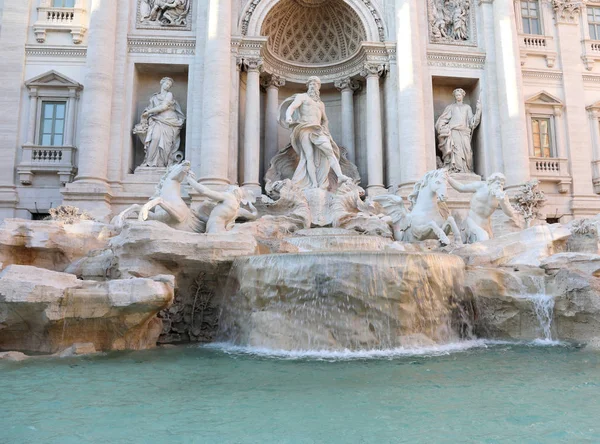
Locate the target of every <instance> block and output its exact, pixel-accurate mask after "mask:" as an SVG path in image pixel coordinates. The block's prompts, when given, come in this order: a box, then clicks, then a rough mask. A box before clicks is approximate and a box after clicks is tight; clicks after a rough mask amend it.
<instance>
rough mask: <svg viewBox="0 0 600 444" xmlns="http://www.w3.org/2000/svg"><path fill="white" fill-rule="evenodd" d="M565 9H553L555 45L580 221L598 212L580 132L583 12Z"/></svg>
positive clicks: (587, 147) (587, 140)
mask: <svg viewBox="0 0 600 444" xmlns="http://www.w3.org/2000/svg"><path fill="white" fill-rule="evenodd" d="M567 6H568V5H564V6H561V5H560V4H559V5H557V6H556V11H555V13H556V23H557V29H558V39H557V42H558V54H559V55H560V58H561V66H562V70H563V88H564V94H565V121H566V138H567V140H568V141H569V161H570V166H571V175H572V178H573V185H572V187H573V199H572V201H571V211H572V212H573V215H574V216H575V217H577V216H579V217H582V216H592V215H595V214H597V213H598V211H600V199H598V196H596V195H595V194H594V187H593V178H592V147H591V145H592V140H591V135H590V133H589V132H588V131H583V130H582V125H583V122H585V121H586V118H587V116H586V109H585V108H586V105H588V103H586V100H587V99H586V91H585V89H584V86H583V82H582V81H581V74H582V73H584V72H586V70H585V66H584V62H583V60H582V58H581V53H580V51H579V48H581V28H580V16H581V14H585V8H584V7H582V6H581V5H574V6H575V8H574V9H572V10H571V9H569V8H567ZM577 6H579V7H577ZM574 48H577V50H575V49H574Z"/></svg>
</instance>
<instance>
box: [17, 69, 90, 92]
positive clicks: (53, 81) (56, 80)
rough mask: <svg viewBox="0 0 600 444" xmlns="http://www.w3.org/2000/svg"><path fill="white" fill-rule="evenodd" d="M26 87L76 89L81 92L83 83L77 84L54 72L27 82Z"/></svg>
mask: <svg viewBox="0 0 600 444" xmlns="http://www.w3.org/2000/svg"><path fill="white" fill-rule="evenodd" d="M25 86H26V87H27V88H30V89H31V88H67V89H69V88H75V89H76V90H80V89H82V88H83V85H81V83H79V82H76V81H75V80H73V79H70V78H69V77H67V76H65V75H63V74H60V73H58V72H56V71H54V70H51V71H48V72H45V73H44V74H40V75H39V76H37V77H34V78H33V79H30V80H28V81H27V82H25Z"/></svg>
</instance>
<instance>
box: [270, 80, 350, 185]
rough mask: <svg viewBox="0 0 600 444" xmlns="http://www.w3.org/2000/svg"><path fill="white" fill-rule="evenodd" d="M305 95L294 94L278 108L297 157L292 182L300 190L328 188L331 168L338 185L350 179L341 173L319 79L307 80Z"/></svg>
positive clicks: (280, 121)
mask: <svg viewBox="0 0 600 444" xmlns="http://www.w3.org/2000/svg"><path fill="white" fill-rule="evenodd" d="M307 86H308V92H306V93H304V94H295V95H294V96H292V97H290V98H289V99H287V100H285V101H284V102H283V103H282V104H281V107H280V108H279V124H280V125H281V126H283V127H284V128H293V130H292V135H291V142H292V147H293V148H294V151H296V153H297V154H298V156H299V157H300V161H299V163H298V167H297V168H296V171H295V173H294V177H293V178H292V182H293V183H294V184H296V185H297V186H298V187H299V188H301V189H306V188H322V189H327V187H328V185H329V179H328V176H329V171H330V169H333V171H334V172H335V174H336V175H337V179H338V182H346V181H351V180H352V179H351V178H350V177H348V176H346V175H344V174H343V173H342V169H341V167H340V149H339V147H338V146H337V145H336V143H335V142H334V141H333V138H332V137H331V134H330V132H329V121H328V120H327V115H326V114H325V105H324V104H323V102H322V101H321V97H320V93H319V92H320V88H321V80H320V79H319V78H318V77H310V78H309V79H308V82H307Z"/></svg>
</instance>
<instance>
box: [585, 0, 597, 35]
mask: <svg viewBox="0 0 600 444" xmlns="http://www.w3.org/2000/svg"><path fill="white" fill-rule="evenodd" d="M590 11H592V15H593V17H594V18H597V19H598V21H597V22H594V21H590ZM596 13H597V16H596ZM585 17H586V20H587V25H588V29H587V30H588V34H589V37H590V40H594V41H600V4H589V5H587V6H586V14H585ZM592 29H593V30H594V32H593V33H592ZM592 34H595V35H592Z"/></svg>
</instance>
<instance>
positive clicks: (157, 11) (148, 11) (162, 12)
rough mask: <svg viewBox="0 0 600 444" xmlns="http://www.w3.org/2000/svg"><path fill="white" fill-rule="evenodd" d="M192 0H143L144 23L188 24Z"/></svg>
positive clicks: (142, 14)
mask: <svg viewBox="0 0 600 444" xmlns="http://www.w3.org/2000/svg"><path fill="white" fill-rule="evenodd" d="M190 5H191V0H141V2H140V16H141V20H142V23H156V24H157V25H160V26H186V24H187V20H188V14H189V12H190Z"/></svg>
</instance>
